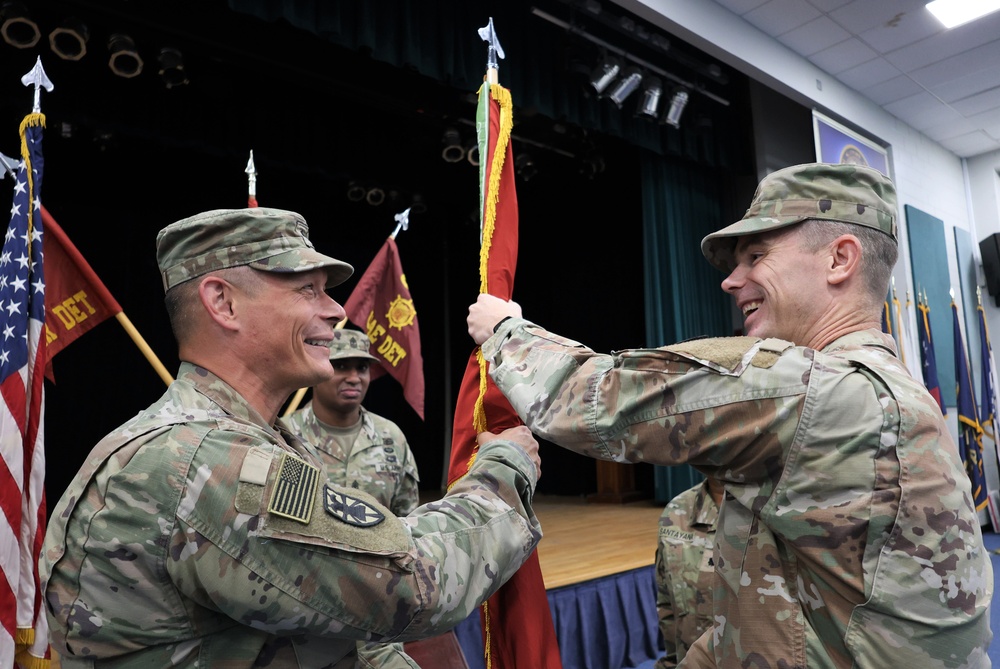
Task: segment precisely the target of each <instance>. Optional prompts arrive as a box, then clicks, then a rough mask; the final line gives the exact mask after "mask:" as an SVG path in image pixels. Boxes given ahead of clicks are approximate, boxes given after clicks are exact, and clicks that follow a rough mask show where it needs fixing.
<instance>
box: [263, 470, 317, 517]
mask: <svg viewBox="0 0 1000 669" xmlns="http://www.w3.org/2000/svg"><path fill="white" fill-rule="evenodd" d="M318 483H319V468H318V467H314V466H313V465H311V464H309V463H308V462H306V461H305V460H301V459H299V458H297V457H295V456H294V455H292V454H291V453H284V454H283V455H282V456H281V465H280V466H279V467H278V480H277V481H276V482H275V484H274V490H273V491H272V492H271V501H270V503H269V504H268V506H267V510H268V511H269V512H271V513H273V514H275V515H276V516H284V517H285V518H291V519H292V520H297V521H299V522H300V523H308V522H309V519H310V518H311V517H312V508H313V499H314V498H315V497H316V486H317V485H318Z"/></svg>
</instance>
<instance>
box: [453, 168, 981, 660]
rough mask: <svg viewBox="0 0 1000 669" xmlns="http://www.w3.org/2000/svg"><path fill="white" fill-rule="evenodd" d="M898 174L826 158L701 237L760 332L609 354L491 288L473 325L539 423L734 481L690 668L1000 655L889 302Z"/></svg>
mask: <svg viewBox="0 0 1000 669" xmlns="http://www.w3.org/2000/svg"><path fill="white" fill-rule="evenodd" d="M896 216H897V212H896V192H895V188H894V186H893V184H892V182H891V181H890V180H889V179H888V178H886V177H885V176H883V175H882V174H880V173H879V172H877V171H876V170H873V169H870V168H867V167H862V166H858V165H832V164H806V165H796V166H793V167H788V168H785V169H782V170H778V171H777V172H774V173H773V174H770V175H769V176H767V177H765V178H764V179H763V180H762V181H761V183H760V185H759V186H758V188H757V192H756V194H755V196H754V198H753V201H752V203H751V205H750V208H749V209H748V210H747V212H746V215H745V216H744V217H743V219H742V220H740V221H737V222H736V223H734V224H732V225H730V226H729V227H727V228H723V229H722V230H720V231H718V232H715V233H712V234H710V235H708V236H707V237H705V239H704V240H703V241H702V252H703V253H704V255H705V257H706V258H707V259H708V260H709V262H711V263H712V264H713V265H714V266H716V267H718V268H719V269H721V270H723V271H724V272H727V273H728V276H727V277H726V278H725V280H724V281H723V282H722V288H723V290H725V291H726V292H728V293H729V294H731V295H732V296H733V298H734V299H735V301H736V304H737V306H738V307H739V308H740V310H741V311H742V312H743V316H744V319H745V331H746V333H747V336H745V337H727V338H720V339H699V340H694V341H689V342H684V343H680V344H675V345H672V346H665V347H662V348H656V349H633V350H624V351H618V352H616V353H614V354H612V355H604V354H598V353H595V352H594V351H593V350H591V349H589V348H587V347H585V346H583V345H582V344H580V343H578V342H575V341H572V340H569V339H565V338H563V337H560V336H558V335H555V334H552V333H550V332H547V331H546V330H544V329H543V328H542V327H540V326H539V325H536V324H535V323H532V322H531V321H528V320H526V319H524V318H523V317H522V316H521V309H520V307H519V306H518V305H517V304H516V303H514V302H505V301H503V300H500V299H497V298H492V297H490V296H488V295H481V296H480V297H479V299H478V301H477V302H476V304H474V305H472V306H471V307H470V309H469V316H468V325H469V333H470V334H471V335H472V337H473V339H474V340H475V341H476V342H477V343H479V344H481V345H482V352H483V355H484V356H485V358H486V359H487V360H489V362H490V374H491V376H492V378H493V380H494V381H496V384H497V386H498V387H499V388H500V390H501V391H503V393H504V394H505V395H506V396H507V398H508V399H509V400H510V402H511V404H512V406H513V407H514V408H515V410H516V411H517V413H518V414H519V415H520V417H521V419H522V420H524V421H525V423H526V424H527V425H528V427H530V428H531V429H532V431H533V432H534V433H535V434H536V435H537V436H539V437H541V438H544V439H547V440H550V441H552V442H555V443H556V444H559V445H561V446H563V447H565V448H569V449H571V450H573V451H576V452H578V453H582V454H585V455H588V456H591V457H594V458H599V459H604V460H615V461H618V462H649V463H654V464H660V465H674V464H680V463H685V462H686V463H690V464H692V465H694V466H695V467H696V468H698V469H699V470H701V471H702V472H704V473H705V474H706V475H707V476H714V477H717V478H719V479H720V480H721V481H722V482H723V484H724V485H725V488H726V498H725V503H724V504H723V505H722V509H721V512H720V518H719V523H718V531H717V534H716V540H715V562H716V575H715V587H714V618H715V622H714V627H713V628H712V629H710V630H708V631H707V632H706V633H705V634H704V635H702V636H701V637H700V638H699V639H698V640H697V641H696V642H695V643H694V644H693V645H692V646H691V648H690V649H689V650H688V652H687V655H686V657H685V659H684V661H683V662H682V663H681V665H680V666H683V667H688V668H690V667H734V668H735V667H772V668H777V667H787V668H789V669H791V668H793V667H794V668H806V667H809V668H811V667H843V668H847V667H855V668H870V669H885V668H886V667H906V668H908V669H915V668H916V667H920V668H921V669H924V668H929V667H937V668H943V667H968V668H982V667H988V666H990V661H989V658H988V656H987V648H988V647H989V644H990V639H991V637H992V634H991V632H990V624H989V612H990V601H991V598H992V595H993V572H992V567H991V564H990V558H989V556H988V555H987V552H986V550H985V549H984V546H983V538H982V531H981V528H980V524H979V518H978V516H977V514H976V510H975V509H974V508H973V504H972V496H971V486H970V482H969V478H968V476H967V474H966V473H965V469H964V467H963V465H962V462H961V460H960V458H959V456H958V450H957V448H956V447H955V444H954V442H953V440H952V439H951V437H950V436H949V432H948V428H947V427H946V425H945V422H944V419H943V417H942V415H941V410H940V409H939V408H938V405H937V403H936V402H935V401H934V399H933V398H932V397H931V395H930V394H929V393H928V391H927V390H926V388H924V386H923V384H922V383H920V382H919V381H917V380H916V379H914V378H913V377H912V376H910V374H909V372H908V371H907V369H906V367H905V366H904V365H903V364H902V363H901V362H900V361H899V359H898V357H897V354H896V349H895V344H894V342H893V340H892V338H891V337H889V336H888V335H885V334H883V333H882V331H881V327H880V325H881V316H880V309H881V305H882V303H883V302H884V299H885V294H886V292H887V290H888V287H889V277H890V274H891V271H892V268H893V265H894V264H895V262H896V256H897V241H896Z"/></svg>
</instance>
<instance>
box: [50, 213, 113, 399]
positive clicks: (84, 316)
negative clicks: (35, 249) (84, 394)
mask: <svg viewBox="0 0 1000 669" xmlns="http://www.w3.org/2000/svg"><path fill="white" fill-rule="evenodd" d="M41 211H42V223H43V224H44V225H45V240H44V244H43V249H44V253H45V269H46V273H45V341H46V345H47V350H48V359H47V361H46V365H45V376H46V377H47V378H48V379H49V380H50V381H51V380H53V375H52V358H54V357H55V355H56V353H58V352H59V351H61V350H63V349H64V348H66V347H67V346H69V345H70V344H72V343H73V342H74V341H76V340H77V339H78V338H79V337H80V336H81V335H83V334H84V333H86V332H89V331H90V330H91V329H93V327H94V326H95V325H97V324H98V323H101V322H102V321H104V320H105V319H107V318H109V317H110V316H114V315H115V314H119V313H121V311H122V308H121V306H120V305H119V304H118V302H117V301H116V300H115V298H114V297H112V295H111V293H110V292H109V291H108V289H107V288H106V287H105V286H104V283H103V282H102V281H101V279H100V278H99V277H98V276H97V274H96V273H94V270H93V269H91V267H90V264H89V263H88V262H87V260H86V259H85V258H84V257H83V256H82V255H81V254H80V252H79V251H78V250H77V248H76V246H74V245H73V242H71V241H70V239H69V237H67V236H66V233H65V232H63V230H62V228H60V227H59V225H58V224H57V223H56V221H55V219H54V218H52V216H51V215H50V214H49V212H48V211H47V210H46V209H45V207H42V208H41Z"/></svg>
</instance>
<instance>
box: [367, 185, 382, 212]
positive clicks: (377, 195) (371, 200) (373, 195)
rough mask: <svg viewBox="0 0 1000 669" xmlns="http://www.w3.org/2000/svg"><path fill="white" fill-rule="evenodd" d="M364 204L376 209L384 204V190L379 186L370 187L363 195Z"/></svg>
mask: <svg viewBox="0 0 1000 669" xmlns="http://www.w3.org/2000/svg"><path fill="white" fill-rule="evenodd" d="M365 202H367V203H368V204H370V205H371V206H373V207H377V206H379V205H380V204H382V203H383V202H385V190H383V189H382V187H381V186H372V187H371V188H369V189H368V192H367V193H365Z"/></svg>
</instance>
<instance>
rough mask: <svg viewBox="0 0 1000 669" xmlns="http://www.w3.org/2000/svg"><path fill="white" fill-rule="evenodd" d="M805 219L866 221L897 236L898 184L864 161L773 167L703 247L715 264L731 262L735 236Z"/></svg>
mask: <svg viewBox="0 0 1000 669" xmlns="http://www.w3.org/2000/svg"><path fill="white" fill-rule="evenodd" d="M806 219H823V220H828V221H841V222H843V223H853V224H855V225H864V226H866V227H869V228H874V229H876V230H880V231H882V232H884V233H885V234H887V235H889V236H890V237H892V239H893V241H897V237H896V188H895V187H894V186H893V185H892V181H890V180H889V178H888V177H886V176H885V175H884V174H882V173H881V172H879V171H878V170H875V169H872V168H870V167H865V166H863V165H854V164H833V163H806V164H804V165H793V166H792V167H786V168H784V169H781V170H778V171H777V172H773V173H771V174H769V175H767V176H766V177H764V179H763V180H762V181H761V182H760V185H758V186H757V192H756V193H755V194H754V196H753V201H752V202H751V203H750V208H749V209H747V212H746V214H744V215H743V218H742V220H739V221H737V222H736V223H733V224H732V225H730V226H728V227H725V228H723V229H722V230H719V231H717V232H713V233H712V234H710V235H708V236H706V237H705V238H704V239H703V240H701V252H702V253H703V254H704V255H705V257H706V258H708V261H709V262H710V263H712V264H713V265H714V266H715V267H717V268H719V269H721V270H723V271H729V270H731V269H732V267H733V266H734V265H735V259H734V258H733V250H734V249H735V248H736V238H737V237H741V236H743V235H753V234H757V233H759V232H764V231H767V230H775V229H777V228H784V227H787V226H789V225H794V224H796V223H801V222H802V221H804V220H806Z"/></svg>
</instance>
